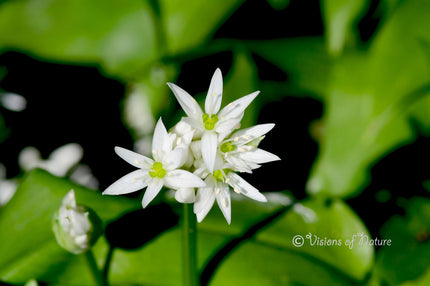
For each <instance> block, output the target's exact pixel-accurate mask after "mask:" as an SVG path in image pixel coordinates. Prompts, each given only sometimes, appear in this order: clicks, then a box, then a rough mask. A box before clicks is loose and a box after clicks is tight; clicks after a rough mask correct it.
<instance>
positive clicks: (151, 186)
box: [142, 179, 163, 208]
mask: <svg viewBox="0 0 430 286" xmlns="http://www.w3.org/2000/svg"><path fill="white" fill-rule="evenodd" d="M162 187H163V180H160V179H153V180H151V181H150V182H149V183H148V188H146V192H145V195H143V199H142V207H143V208H146V206H147V205H148V204H149V203H150V202H151V201H152V200H153V199H154V198H155V197H156V196H157V195H158V193H159V192H160V190H161V188H162Z"/></svg>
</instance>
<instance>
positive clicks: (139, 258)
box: [46, 194, 288, 286]
mask: <svg viewBox="0 0 430 286" xmlns="http://www.w3.org/2000/svg"><path fill="white" fill-rule="evenodd" d="M272 197H275V199H270V197H269V203H267V204H264V203H255V202H254V201H251V200H249V199H245V200H244V199H243V198H242V199H240V200H238V199H237V198H235V199H233V200H232V217H233V220H232V223H231V225H230V226H229V225H227V223H226V221H225V219H224V217H223V215H222V213H221V211H220V210H219V209H218V207H217V206H214V209H213V210H211V212H210V213H209V214H208V216H207V217H206V218H205V220H204V221H203V222H202V223H200V224H199V225H198V259H199V261H198V267H199V268H200V269H202V268H203V267H204V266H205V265H206V264H207V263H208V261H209V260H210V258H211V257H212V255H214V254H215V253H217V251H218V250H219V249H220V248H221V247H223V246H224V245H225V244H226V243H228V242H229V241H230V240H231V239H233V238H234V237H237V236H241V234H242V233H243V232H245V231H246V230H247V229H248V228H250V227H252V226H253V225H254V224H255V223H257V222H258V221H261V220H263V219H265V218H266V217H267V216H270V215H271V214H272V213H273V212H275V211H278V210H279V209H280V208H283V207H284V202H285V201H286V200H287V198H286V197H285V196H283V195H279V194H275V195H274V196H272ZM287 201H288V200H287ZM281 202H282V203H281ZM175 204H176V202H175ZM181 239H182V237H181V229H180V228H179V227H175V228H172V229H170V230H168V231H166V232H164V233H163V234H161V235H160V236H158V237H157V238H156V239H155V240H153V241H151V242H150V243H148V244H146V245H145V246H144V247H143V248H140V249H137V250H134V251H130V250H123V249H115V250H114V253H113V257H112V264H111V267H110V273H109V282H110V285H136V284H139V285H146V284H149V285H181V281H182V279H181V278H182V277H181V275H182V268H181V262H182V259H181V255H182V250H181ZM104 243H105V242H104V241H99V243H98V245H96V249H95V253H96V256H97V257H98V261H99V264H100V265H101V263H103V261H104V257H105V253H106V245H105V244H104ZM81 273H84V274H81ZM166 273H169V275H166ZM46 282H52V283H54V284H55V285H63V286H65V285H92V284H91V282H92V280H91V276H90V273H89V272H88V270H87V269H86V265H85V263H84V262H83V261H82V258H79V257H74V258H73V259H72V260H70V262H69V263H68V264H67V266H66V267H65V268H64V271H62V272H61V273H59V274H58V275H57V276H55V277H52V276H51V277H49V278H48V280H46Z"/></svg>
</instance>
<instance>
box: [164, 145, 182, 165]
mask: <svg viewBox="0 0 430 286" xmlns="http://www.w3.org/2000/svg"><path fill="white" fill-rule="evenodd" d="M187 153H188V148H182V147H176V148H175V149H174V150H173V151H172V152H170V153H169V154H168V155H166V156H165V157H164V160H163V162H162V163H163V165H165V169H166V170H175V169H177V168H179V167H181V166H182V165H183V164H184V163H185V160H186V159H187V157H186V155H187Z"/></svg>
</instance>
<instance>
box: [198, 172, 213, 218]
mask: <svg viewBox="0 0 430 286" xmlns="http://www.w3.org/2000/svg"><path fill="white" fill-rule="evenodd" d="M208 178H211V177H208ZM212 179H213V178H212ZM205 182H206V183H207V184H208V183H209V182H210V180H208V179H206V180H205ZM212 186H213V185H212ZM214 202H215V193H214V190H213V187H211V185H209V184H208V187H204V188H199V189H198V191H197V196H196V201H195V203H194V213H195V214H196V216H197V221H198V222H201V221H202V220H203V219H204V218H205V217H206V215H207V214H208V212H209V211H210V209H211V208H212V206H213V204H214Z"/></svg>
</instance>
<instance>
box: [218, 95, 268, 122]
mask: <svg viewBox="0 0 430 286" xmlns="http://www.w3.org/2000/svg"><path fill="white" fill-rule="evenodd" d="M259 93H260V92H259V91H256V92H253V93H251V94H248V95H245V96H244V97H241V98H239V99H237V100H235V101H233V102H232V103H229V104H228V105H227V106H226V107H224V108H223V109H222V110H221V111H220V113H219V114H218V118H219V119H220V120H223V119H230V118H234V117H238V116H239V115H240V114H242V113H243V112H244V111H245V109H246V108H247V107H248V105H249V104H250V103H251V102H252V101H253V100H254V98H255V97H256V96H257V95H258V94H259Z"/></svg>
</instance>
